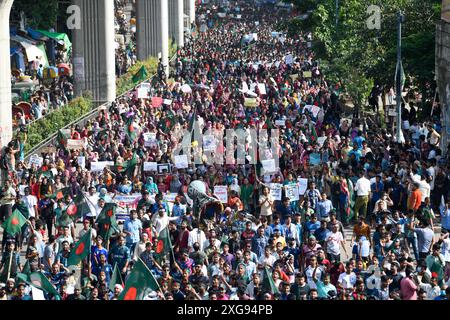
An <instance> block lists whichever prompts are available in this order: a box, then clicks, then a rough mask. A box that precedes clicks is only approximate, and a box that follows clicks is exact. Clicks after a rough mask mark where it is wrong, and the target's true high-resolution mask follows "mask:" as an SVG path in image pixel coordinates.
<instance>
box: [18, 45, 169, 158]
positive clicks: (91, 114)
mask: <svg viewBox="0 0 450 320" xmlns="http://www.w3.org/2000/svg"><path fill="white" fill-rule="evenodd" d="M175 58H176V54H174V55H173V56H172V58H171V59H170V61H169V65H170V63H172V62H173V61H174V60H175ZM155 76H156V74H152V75H151V76H150V78H148V79H145V80H143V81H141V82H139V83H137V84H136V85H135V87H136V86H138V85H140V84H142V83H144V82H148V81H149V82H151V81H152V80H153V78H154V77H155ZM133 90H134V88H133V89H130V90H128V91H126V92H124V93H122V94H121V95H119V96H117V97H116V99H115V100H116V101H117V100H118V99H120V98H122V97H123V96H125V95H128V94H130V92H132V91H133ZM97 102H98V101H97ZM94 103H95V102H94ZM109 104H110V103H109V102H106V103H103V104H101V105H99V106H97V107H96V108H95V109H93V110H91V111H90V112H89V113H88V114H86V115H84V116H82V117H81V118H79V119H77V120H75V121H72V122H71V123H69V124H68V125H66V126H65V127H63V128H61V129H70V127H72V126H76V125H77V124H78V125H80V126H81V127H84V126H85V124H86V123H87V122H88V121H89V120H91V119H93V118H95V117H96V116H97V115H98V112H99V109H100V108H101V107H104V106H106V107H107V106H108V105H109ZM61 129H60V130H61ZM57 136H58V132H55V133H53V134H52V135H51V136H50V137H48V138H47V139H45V140H44V141H42V142H41V143H39V144H38V145H36V146H34V147H33V148H32V149H31V150H29V151H28V152H27V154H26V155H25V160H26V161H28V160H29V158H30V157H31V156H32V155H33V154H35V153H37V154H39V153H40V150H42V149H43V148H45V147H46V146H48V145H49V144H52V145H54V144H55V142H56V138H57Z"/></svg>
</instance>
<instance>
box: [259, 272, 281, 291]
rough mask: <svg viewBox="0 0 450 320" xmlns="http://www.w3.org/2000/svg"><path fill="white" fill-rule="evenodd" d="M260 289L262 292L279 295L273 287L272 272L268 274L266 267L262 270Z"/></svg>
mask: <svg viewBox="0 0 450 320" xmlns="http://www.w3.org/2000/svg"><path fill="white" fill-rule="evenodd" d="M262 287H263V289H264V290H267V291H269V292H270V293H272V294H278V293H280V291H279V290H278V288H277V286H276V285H275V282H274V281H273V278H272V272H270V271H269V269H268V268H267V267H265V268H264V273H263V282H262Z"/></svg>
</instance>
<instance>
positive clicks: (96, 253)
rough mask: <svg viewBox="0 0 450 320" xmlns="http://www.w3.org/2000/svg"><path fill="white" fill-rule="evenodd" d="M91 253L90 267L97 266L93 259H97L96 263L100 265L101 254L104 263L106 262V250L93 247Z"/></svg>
mask: <svg viewBox="0 0 450 320" xmlns="http://www.w3.org/2000/svg"><path fill="white" fill-rule="evenodd" d="M91 251H92V265H93V266H94V267H96V266H97V263H96V262H95V259H97V261H98V263H100V255H102V254H104V255H105V258H106V261H108V250H106V249H105V248H101V249H99V247H97V246H93V247H92V249H91ZM94 257H95V259H94Z"/></svg>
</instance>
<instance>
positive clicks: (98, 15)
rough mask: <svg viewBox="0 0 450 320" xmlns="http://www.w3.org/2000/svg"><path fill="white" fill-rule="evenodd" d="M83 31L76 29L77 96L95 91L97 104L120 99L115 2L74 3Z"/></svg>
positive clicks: (112, 0) (74, 60)
mask: <svg viewBox="0 0 450 320" xmlns="http://www.w3.org/2000/svg"><path fill="white" fill-rule="evenodd" d="M73 4H75V5H78V6H79V7H80V9H81V10H80V11H81V28H80V29H75V30H73V65H74V80H75V86H74V87H75V94H76V95H81V94H82V93H83V92H84V91H90V92H92V96H93V99H94V101H99V102H112V101H114V100H115V98H116V63H115V59H116V56H115V41H114V33H115V31H114V0H96V1H92V0H73Z"/></svg>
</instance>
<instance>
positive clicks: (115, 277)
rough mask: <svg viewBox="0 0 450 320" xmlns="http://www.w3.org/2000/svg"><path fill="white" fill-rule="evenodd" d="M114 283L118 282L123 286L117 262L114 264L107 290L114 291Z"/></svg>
mask: <svg viewBox="0 0 450 320" xmlns="http://www.w3.org/2000/svg"><path fill="white" fill-rule="evenodd" d="M116 284H120V285H121V286H122V288H123V280H122V276H121V275H120V271H119V267H118V266H117V263H116V264H115V265H114V271H113V274H112V276H111V280H110V281H109V290H111V291H113V292H114V287H115V286H116Z"/></svg>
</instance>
